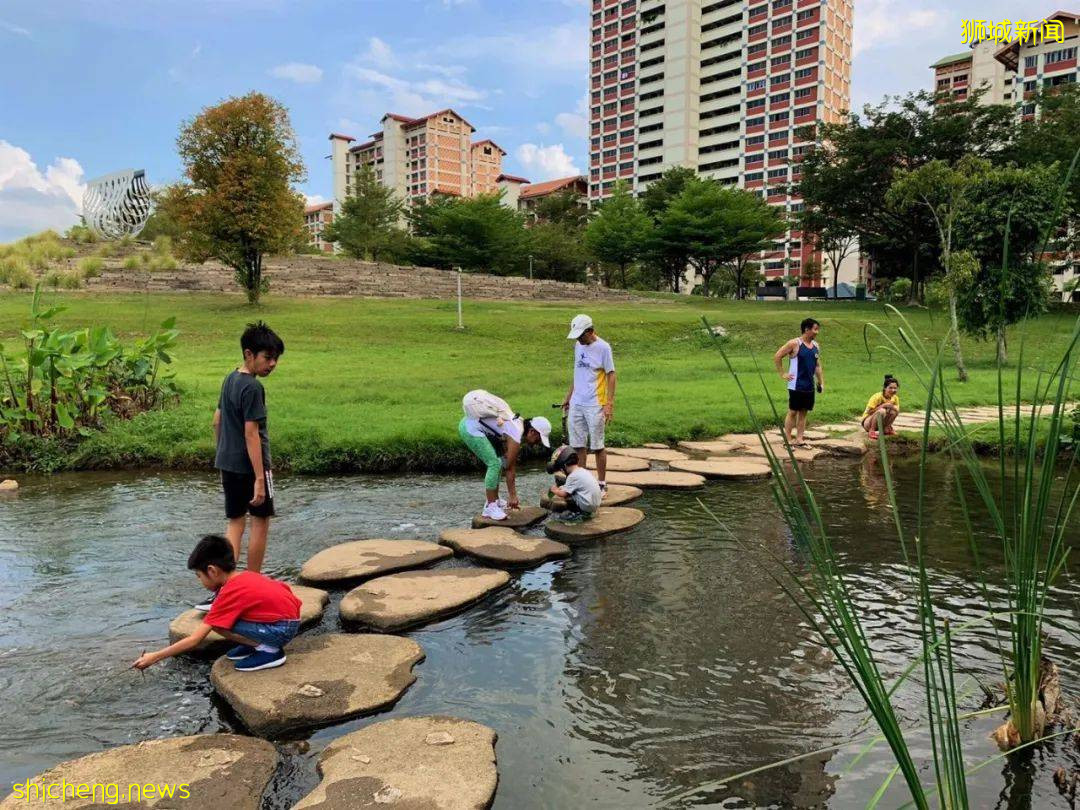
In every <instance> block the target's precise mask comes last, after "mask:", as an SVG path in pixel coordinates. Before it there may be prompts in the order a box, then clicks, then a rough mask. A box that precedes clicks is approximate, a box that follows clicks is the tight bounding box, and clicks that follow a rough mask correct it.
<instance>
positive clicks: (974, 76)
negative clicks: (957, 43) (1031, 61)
mask: <svg viewBox="0 0 1080 810" xmlns="http://www.w3.org/2000/svg"><path fill="white" fill-rule="evenodd" d="M1000 47H1001V46H1000V44H999V43H997V42H995V41H994V40H983V41H982V42H976V43H975V44H973V45H972V46H971V47H970V48H968V49H967V50H966V51H961V52H960V53H954V54H950V55H949V56H945V57H943V58H941V59H939V60H937V61H936V62H934V64H932V65H931V66H930V68H931V70H933V71H934V88H933V89H934V92H935V93H939V94H944V93H948V96H944V95H942V96H941V98H951V99H953V100H955V101H963V100H964V99H966V98H967V97H968V94H969V93H973V92H974V91H975V90H976V89H977V88H981V89H982V91H983V94H982V96H980V98H979V101H980V102H981V103H983V104H1007V103H1010V102H1011V101H1012V98H1013V88H1012V78H1011V77H1010V76H1006V75H1005V65H1003V64H1002V63H1001V62H1000V61H998V59H997V58H996V57H995V54H996V53H997V51H998V49H999V48H1000Z"/></svg>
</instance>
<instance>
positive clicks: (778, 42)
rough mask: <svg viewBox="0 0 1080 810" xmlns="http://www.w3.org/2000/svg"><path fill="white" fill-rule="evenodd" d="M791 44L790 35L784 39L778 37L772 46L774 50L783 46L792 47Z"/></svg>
mask: <svg viewBox="0 0 1080 810" xmlns="http://www.w3.org/2000/svg"><path fill="white" fill-rule="evenodd" d="M790 44H791V34H788V35H787V36H784V37H776V39H774V40H773V41H772V46H773V47H774V48H779V47H781V46H783V45H790Z"/></svg>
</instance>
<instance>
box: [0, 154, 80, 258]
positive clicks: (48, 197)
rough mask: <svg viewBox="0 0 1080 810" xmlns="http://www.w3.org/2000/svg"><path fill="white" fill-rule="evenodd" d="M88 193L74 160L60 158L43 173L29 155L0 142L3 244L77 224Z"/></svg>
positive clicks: (0, 215) (0, 237)
mask: <svg viewBox="0 0 1080 810" xmlns="http://www.w3.org/2000/svg"><path fill="white" fill-rule="evenodd" d="M85 190H86V185H85V184H84V183H83V169H82V166H80V165H79V162H78V161H77V160H75V159H74V158H66V157H62V158H57V159H56V160H55V161H54V162H53V163H52V164H51V165H50V166H47V167H46V168H45V171H44V172H42V171H41V170H40V169H38V167H37V164H36V163H34V161H33V159H32V158H31V157H30V153H29V152H27V151H26V150H25V149H22V148H20V147H18V146H15V145H14V144H11V143H8V142H7V141H5V140H0V241H6V240H10V239H17V238H19V237H21V236H26V235H27V234H30V233H34V232H35V231H41V230H44V229H46V228H56V229H57V230H62V229H64V228H67V227H68V226H70V225H73V224H75V223H76V222H77V221H78V215H79V212H80V211H81V210H82V197H83V192H84V191H85Z"/></svg>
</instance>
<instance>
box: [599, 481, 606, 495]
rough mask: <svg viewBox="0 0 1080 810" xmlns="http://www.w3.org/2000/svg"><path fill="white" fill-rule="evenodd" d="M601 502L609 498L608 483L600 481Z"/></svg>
mask: <svg viewBox="0 0 1080 810" xmlns="http://www.w3.org/2000/svg"><path fill="white" fill-rule="evenodd" d="M598 483H599V484H600V500H604V498H606V497H607V481H600V482H598Z"/></svg>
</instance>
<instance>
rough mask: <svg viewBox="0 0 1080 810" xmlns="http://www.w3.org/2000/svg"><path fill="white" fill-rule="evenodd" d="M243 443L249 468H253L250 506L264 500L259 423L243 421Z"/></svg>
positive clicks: (264, 475) (264, 490)
mask: <svg viewBox="0 0 1080 810" xmlns="http://www.w3.org/2000/svg"><path fill="white" fill-rule="evenodd" d="M244 444H245V445H246V446H247V454H248V458H249V459H250V460H251V468H252V469H253V470H255V495H254V497H253V498H252V499H251V505H252V506H258V505H259V504H261V503H262V502H263V501H265V500H266V474H265V470H264V469H263V457H262V440H261V439H260V438H259V423H258V422H244Z"/></svg>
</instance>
